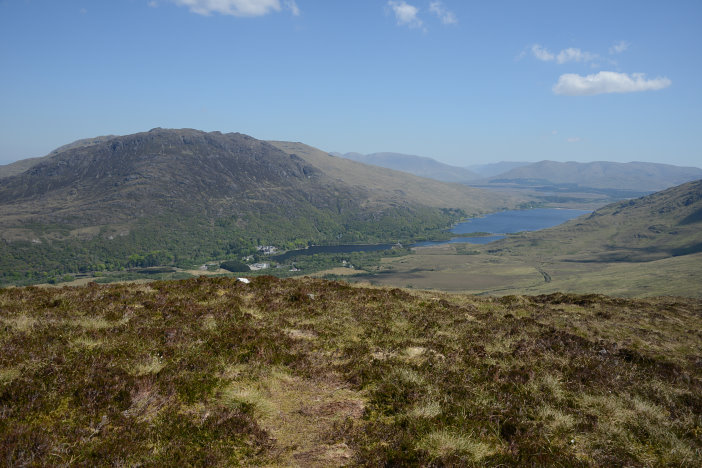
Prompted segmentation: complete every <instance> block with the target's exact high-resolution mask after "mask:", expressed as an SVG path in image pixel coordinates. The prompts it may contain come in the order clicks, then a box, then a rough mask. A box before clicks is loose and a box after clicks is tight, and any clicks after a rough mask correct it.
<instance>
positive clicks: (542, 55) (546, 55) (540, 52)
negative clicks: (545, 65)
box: [531, 44, 556, 62]
mask: <svg viewBox="0 0 702 468" xmlns="http://www.w3.org/2000/svg"><path fill="white" fill-rule="evenodd" d="M531 53H532V54H534V57H536V58H537V59H539V60H541V61H543V62H549V61H551V60H553V59H555V58H556V56H555V55H553V54H552V53H551V52H549V51H548V49H546V48H545V47H542V46H540V45H539V44H534V45H533V46H531Z"/></svg>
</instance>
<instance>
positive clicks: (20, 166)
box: [0, 135, 115, 179]
mask: <svg viewBox="0 0 702 468" xmlns="http://www.w3.org/2000/svg"><path fill="white" fill-rule="evenodd" d="M112 138H115V135H105V136H99V137H95V138H84V139H82V140H77V141H74V142H73V143H69V144H67V145H63V146H61V147H59V148H56V149H55V150H53V151H52V152H51V153H49V154H47V155H46V156H43V157H39V158H29V159H22V160H21V161H16V162H13V163H10V164H5V165H3V166H0V179H2V178H4V177H10V176H13V175H17V174H21V173H23V172H24V171H26V170H27V169H29V168H30V167H33V166H36V165H37V164H39V163H41V162H42V161H44V160H45V159H47V158H51V157H53V156H56V155H57V154H59V153H62V152H64V151H67V150H69V149H73V148H80V147H84V146H91V145H95V144H98V143H103V142H105V141H108V140H111V139H112Z"/></svg>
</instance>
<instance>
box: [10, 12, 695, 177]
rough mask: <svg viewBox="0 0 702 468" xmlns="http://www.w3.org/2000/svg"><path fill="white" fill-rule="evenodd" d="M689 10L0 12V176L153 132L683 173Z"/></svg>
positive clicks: (691, 145) (689, 138) (690, 92)
mask: <svg viewBox="0 0 702 468" xmlns="http://www.w3.org/2000/svg"><path fill="white" fill-rule="evenodd" d="M701 44H702V2H700V1H698V0H693V1H676V2H663V1H659V2H653V1H645V0H637V1H611V0H610V1H589V2H582V1H567V0H559V1H499V0H494V1H487V0H485V1H481V2H468V1H465V0H460V1H459V0H443V1H441V2H437V1H432V0H405V1H387V0H377V1H371V0H367V1H364V0H354V1H349V0H314V1H313V0H295V1H290V0H109V1H108V0H81V1H73V0H61V1H56V0H0V164H4V163H9V162H11V161H15V160H18V159H23V158H26V157H33V156H42V155H44V154H46V153H48V152H49V151H50V150H52V149H54V148H56V147H58V146H60V145H62V144H65V143H68V142H71V141H73V140H76V139H79V138H85V137H91V136H96V135H105V134H128V133H135V132H139V131H146V130H149V129H151V128H153V127H166V128H181V127H189V128H197V129H202V130H207V131H212V130H219V131H222V132H230V131H234V132H242V133H246V134H249V135H252V136H254V137H256V138H260V139H277V140H292V141H302V142H304V143H307V144H310V145H312V146H316V147H318V148H321V149H324V150H326V151H340V152H347V151H358V152H362V153H371V152H379V151H394V152H402V153H410V154H418V155H423V156H429V157H433V158H435V159H438V160H440V161H444V162H447V163H450V164H455V165H470V164H476V163H485V162H493V161H500V160H513V161H538V160H542V159H552V160H559V161H594V160H610V161H621V162H626V161H652V162H664V163H670V164H678V165H694V166H702V138H701V136H702V85H701V83H702V79H701V78H702V53H700V45H701Z"/></svg>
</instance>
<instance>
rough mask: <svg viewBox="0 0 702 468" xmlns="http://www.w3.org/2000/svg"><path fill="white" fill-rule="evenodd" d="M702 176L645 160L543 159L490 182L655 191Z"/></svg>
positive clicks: (693, 170) (699, 171) (688, 169)
mask: <svg viewBox="0 0 702 468" xmlns="http://www.w3.org/2000/svg"><path fill="white" fill-rule="evenodd" d="M699 178H702V169H699V168H696V167H680V166H672V165H669V164H656V163H645V162H629V163H616V162H606V161H597V162H591V163H578V162H556V161H540V162H537V163H533V164H529V165H527V166H522V167H517V168H514V169H511V170H509V171H507V172H505V173H502V174H499V175H496V176H494V177H492V178H490V183H493V184H495V183H511V184H517V185H523V186H532V185H553V184H562V185H567V184H569V185H572V186H574V187H588V188H600V189H613V188H614V189H621V190H637V191H641V192H646V191H648V192H653V191H657V190H663V189H666V188H668V187H672V186H675V185H679V184H682V183H685V182H689V181H691V180H695V179H699Z"/></svg>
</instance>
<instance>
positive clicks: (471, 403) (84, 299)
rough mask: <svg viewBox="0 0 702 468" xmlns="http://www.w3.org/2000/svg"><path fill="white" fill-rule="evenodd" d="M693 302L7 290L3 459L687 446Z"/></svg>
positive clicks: (622, 460) (561, 457) (695, 331)
mask: <svg viewBox="0 0 702 468" xmlns="http://www.w3.org/2000/svg"><path fill="white" fill-rule="evenodd" d="M701 318H702V302H700V301H699V300H693V299H682V298H649V299H645V300H629V299H614V298H609V297H606V296H597V295H588V296H578V295H564V294H554V295H547V296H537V297H526V296H507V297H503V298H478V297H474V296H463V295H444V294H440V293H436V292H415V291H412V292H409V291H406V290H400V289H377V288H375V289H369V288H355V287H351V286H349V285H346V284H340V283H335V282H327V281H321V280H310V279H303V280H277V279H275V278H272V277H258V278H255V279H253V280H252V281H251V283H250V284H244V283H242V282H237V281H236V280H234V279H225V278H212V279H203V278H200V279H191V280H187V281H177V282H155V283H150V284H148V285H136V284H122V285H113V286H98V285H95V284H91V285H89V286H87V287H83V288H63V289H39V288H15V289H0V323H1V324H2V326H1V327H0V340H2V343H3V352H2V353H1V354H0V405H2V414H3V420H2V421H3V423H2V424H0V440H2V441H3V443H2V444H0V457H1V459H2V460H4V461H5V463H7V464H9V465H11V466H14V465H27V464H32V465H47V466H48V465H61V464H65V463H67V462H68V461H71V463H74V464H79V465H95V464H101V465H141V464H148V465H155V466H170V465H175V464H185V465H246V466H252V465H263V466H291V465H298V466H343V465H363V466H400V465H402V466H409V465H411V466H446V465H451V466H496V465H501V464H502V465H507V466H690V467H692V466H700V465H701V464H702V443H701V440H702V439H701V438H700V430H701V427H702V424H701V423H702V421H700V414H702V371H701V367H700V363H702V349H701V347H700V343H702V335H701V334H700V330H702V321H701Z"/></svg>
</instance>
